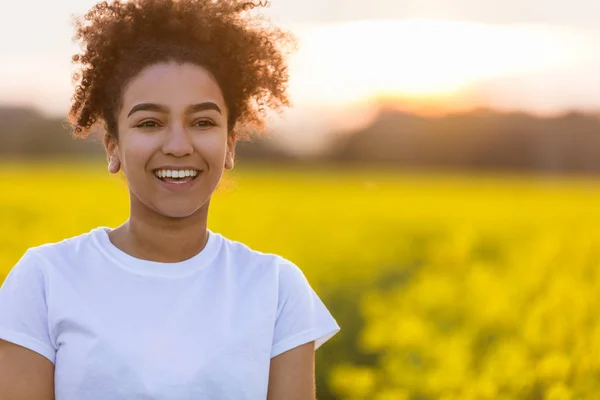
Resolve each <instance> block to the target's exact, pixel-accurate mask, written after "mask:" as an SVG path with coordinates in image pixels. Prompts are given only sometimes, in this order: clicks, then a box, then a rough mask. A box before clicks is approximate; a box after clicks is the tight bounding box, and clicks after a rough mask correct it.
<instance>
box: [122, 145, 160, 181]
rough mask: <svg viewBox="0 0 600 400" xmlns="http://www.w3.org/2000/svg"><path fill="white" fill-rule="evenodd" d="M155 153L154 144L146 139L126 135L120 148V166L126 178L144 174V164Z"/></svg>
mask: <svg viewBox="0 0 600 400" xmlns="http://www.w3.org/2000/svg"><path fill="white" fill-rule="evenodd" d="M155 151H156V143H153V140H151V138H148V137H141V136H140V135H127V138H126V139H125V140H124V141H123V143H122V145H121V148H120V155H121V165H122V166H123V171H124V172H125V175H126V176H135V175H138V174H141V173H144V172H145V168H146V164H147V163H148V160H150V157H152V154H153V153H154V152H155Z"/></svg>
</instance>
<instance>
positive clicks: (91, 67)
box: [68, 0, 295, 138]
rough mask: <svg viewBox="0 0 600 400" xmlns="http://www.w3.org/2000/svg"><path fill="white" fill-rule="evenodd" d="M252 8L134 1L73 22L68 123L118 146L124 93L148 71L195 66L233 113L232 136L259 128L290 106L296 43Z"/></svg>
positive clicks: (203, 0)
mask: <svg viewBox="0 0 600 400" xmlns="http://www.w3.org/2000/svg"><path fill="white" fill-rule="evenodd" d="M267 5H268V4H267V3H266V2H263V1H253V0H250V1H248V0H131V1H128V2H124V1H113V2H112V3H107V2H102V3H99V4H97V5H95V6H94V7H93V8H92V9H91V10H90V11H89V12H88V13H87V14H85V16H84V17H83V18H82V19H81V18H80V19H75V21H74V23H75V26H76V35H75V37H74V40H75V41H79V42H80V43H81V47H82V52H81V54H76V55H74V56H73V62H74V63H76V64H78V65H79V66H80V68H79V69H78V70H77V72H75V73H74V74H73V83H74V84H75V93H74V95H73V98H72V102H71V108H70V110H69V117H68V121H69V123H70V124H71V126H72V128H73V135H74V136H78V137H85V136H87V135H88V134H89V133H90V131H91V129H92V126H93V125H94V124H95V123H96V122H97V121H102V122H104V128H105V134H106V135H109V136H110V137H112V138H117V136H118V135H117V132H118V127H117V115H118V112H119V110H120V107H121V106H122V104H121V101H122V94H123V89H124V87H125V86H126V85H127V83H128V82H129V80H131V79H132V78H133V77H134V76H135V75H136V74H138V73H139V72H140V71H141V70H142V69H143V68H145V67H147V66H149V65H152V64H155V63H158V62H167V61H176V62H192V63H194V64H197V65H200V66H202V67H204V68H206V69H207V70H208V71H209V72H210V73H212V75H213V76H214V77H215V79H216V81H217V83H218V84H219V87H220V88H221V91H222V92H223V97H224V99H225V103H226V105H227V109H228V113H229V114H228V131H229V133H230V134H232V135H236V136H239V135H240V133H242V132H239V131H240V129H237V128H236V127H239V126H255V127H261V126H262V125H263V124H264V117H265V111H266V110H267V109H272V110H275V111H278V110H280V109H281V108H282V107H283V106H288V105H289V99H288V96H287V82H288V70H287V63H286V59H285V53H286V52H287V51H289V50H292V49H293V48H294V47H295V39H294V37H293V36H292V35H291V34H290V33H287V32H284V31H282V30H281V29H279V28H276V27H272V26H269V24H268V23H267V20H266V19H265V18H264V17H262V16H252V15H250V11H251V10H252V9H254V8H256V7H265V6H267Z"/></svg>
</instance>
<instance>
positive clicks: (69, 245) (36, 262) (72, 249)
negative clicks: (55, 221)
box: [15, 228, 103, 272]
mask: <svg viewBox="0 0 600 400" xmlns="http://www.w3.org/2000/svg"><path fill="white" fill-rule="evenodd" d="M100 229H103V228H95V229H93V230H91V231H89V232H87V233H83V234H81V235H77V236H73V237H70V238H65V239H63V240H61V241H57V242H51V243H44V244H42V245H38V246H34V247H30V248H29V249H27V251H26V252H25V254H24V255H23V257H22V258H21V259H20V260H19V262H18V263H17V265H15V268H17V267H18V268H39V269H42V271H43V272H47V271H46V270H47V269H48V268H50V267H52V266H53V265H56V264H62V263H65V262H69V261H76V259H78V258H81V257H82V256H85V254H87V253H88V251H89V249H90V247H92V246H94V244H95V241H96V236H97V235H98V234H99V231H100Z"/></svg>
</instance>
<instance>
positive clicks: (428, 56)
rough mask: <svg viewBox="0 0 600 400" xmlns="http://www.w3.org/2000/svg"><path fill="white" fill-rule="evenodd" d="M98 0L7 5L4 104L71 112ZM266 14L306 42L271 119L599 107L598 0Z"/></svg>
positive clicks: (322, 126)
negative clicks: (286, 106)
mask: <svg viewBox="0 0 600 400" xmlns="http://www.w3.org/2000/svg"><path fill="white" fill-rule="evenodd" d="M94 3H95V1H91V0H57V1H49V0H29V1H27V0H23V1H19V2H16V1H12V2H3V4H2V5H0V56H1V61H2V62H1V63H0V103H3V104H7V103H8V104H20V105H33V106H35V107H37V108H39V109H40V110H41V111H43V112H45V113H47V114H55V115H63V114H64V113H65V111H66V109H67V107H68V103H69V98H70V96H71V90H72V88H71V78H70V76H71V72H72V66H71V63H70V58H71V55H72V54H74V53H75V52H76V51H77V47H76V46H75V45H74V44H73V43H72V42H71V36H72V34H73V29H72V26H71V24H70V17H71V15H72V14H78V15H80V14H82V13H84V12H85V11H86V10H87V9H88V8H89V7H90V6H92V5H93V4H94ZM367 4H368V7H367V6H366V5H367ZM266 13H267V14H268V15H269V16H270V17H271V18H272V19H273V21H274V22H275V23H278V24H280V25H282V26H284V27H285V28H287V29H289V30H291V31H292V32H294V33H295V34H296V35H297V37H298V39H299V44H300V48H299V51H298V52H297V53H296V54H294V55H293V56H292V57H291V58H290V72H291V81H290V93H291V97H292V102H293V104H294V107H293V109H291V110H290V111H289V112H287V113H286V114H285V116H284V118H283V119H282V120H278V121H275V122H274V125H276V126H280V127H284V126H292V125H293V126H294V128H295V130H298V128H300V131H303V132H311V134H308V133H305V134H304V135H305V136H307V137H308V136H311V135H312V136H315V135H317V136H318V135H319V134H320V133H321V131H324V130H329V129H335V128H339V127H347V128H348V129H351V128H353V127H354V126H355V125H356V124H360V123H364V121H366V120H367V119H368V118H369V116H371V115H373V108H374V105H378V104H381V103H382V102H383V103H385V104H392V105H394V106H397V107H401V108H404V109H410V110H415V111H418V112H424V113H427V112H440V111H441V112H445V111H452V110H458V109H468V108H473V107H494V108H499V109H511V110H512V109H522V110H525V111H530V112H536V113H555V112H561V111H564V110H570V109H575V108H577V109H583V110H589V111H594V112H595V111H598V110H600V80H599V79H596V74H597V73H598V71H600V28H598V27H597V25H598V23H597V21H598V20H600V2H599V1H597V0H574V1H571V2H566V1H564V0H546V1H544V2H533V1H529V2H527V1H522V0H503V1H497V0H403V1H400V0H369V1H368V2H365V1H354V0H326V1H324V0H302V1H298V0H271V7H270V8H269V9H268V11H266ZM307 117H308V118H307Z"/></svg>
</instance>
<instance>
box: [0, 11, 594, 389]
mask: <svg viewBox="0 0 600 400" xmlns="http://www.w3.org/2000/svg"><path fill="white" fill-rule="evenodd" d="M94 3H95V2H94V1H91V0H76V1H75V0H61V1H58V2H50V1H45V0H27V1H22V2H11V3H10V5H8V4H3V5H2V7H3V8H8V7H9V8H10V9H6V10H4V12H2V13H0V20H1V23H0V37H1V39H0V55H1V60H2V61H1V63H0V143H1V146H0V162H1V163H2V169H1V170H0V183H1V189H0V213H1V215H0V221H1V222H0V224H1V226H2V229H1V230H0V237H1V241H0V243H1V244H0V282H1V281H2V280H3V279H4V277H5V276H6V274H7V273H8V271H9V270H10V269H11V268H12V266H13V265H14V264H15V263H16V261H17V260H18V259H19V258H20V257H21V255H22V254H23V253H24V251H25V250H26V249H27V248H28V247H31V246H36V245H40V244H42V243H46V242H52V241H58V240H62V239H63V238H66V237H69V236H73V235H77V234H81V233H84V232H87V231H89V230H90V229H92V228H94V227H96V226H110V227H115V226H117V225H119V224H121V223H122V222H123V221H124V220H125V219H126V218H127V214H128V198H127V196H128V194H127V188H126V184H125V182H124V180H123V179H122V178H119V177H112V176H109V174H108V172H107V171H106V164H105V161H104V155H103V150H102V146H101V144H100V143H99V142H98V141H97V140H93V139H87V140H73V139H71V138H70V136H69V132H68V129H67V128H66V127H65V123H64V119H65V115H66V111H67V107H68V104H69V100H70V96H71V72H72V66H71V63H70V59H71V55H72V54H74V53H75V52H76V51H77V48H76V47H75V45H74V44H72V42H71V36H72V34H73V30H72V28H71V25H70V16H71V14H77V15H79V14H82V13H84V12H85V11H86V10H87V9H88V8H89V7H90V6H92V5H93V4H94ZM266 13H267V14H268V15H269V16H271V17H272V19H273V20H274V21H275V22H276V23H278V24H281V25H282V26H284V27H286V28H288V29H290V30H292V31H293V32H294V33H295V34H296V35H297V36H298V38H299V46H300V47H299V51H298V52H297V53H295V54H294V55H293V56H292V57H291V58H290V65H291V68H290V72H291V77H292V79H291V82H290V93H291V95H292V101H293V105H294V106H293V108H291V109H289V110H288V111H286V112H285V113H284V114H283V115H281V116H273V117H272V118H271V120H270V122H269V125H268V127H269V132H268V134H267V135H265V136H264V138H263V139H261V140H255V141H253V142H249V143H243V144H242V145H241V146H240V147H239V149H238V153H239V159H238V164H237V167H236V170H235V171H234V172H233V173H232V174H230V175H229V176H227V177H226V179H225V181H224V184H223V185H222V187H221V188H220V190H219V192H218V193H217V194H216V199H215V201H213V204H212V205H211V207H212V208H211V215H210V220H209V226H210V227H211V229H213V230H215V231H218V232H221V233H223V234H224V235H226V236H228V237H230V238H232V239H236V240H241V241H244V242H246V243H247V244H249V245H250V246H252V247H255V248H257V249H259V250H262V251H265V252H275V253H279V254H282V255H283V256H285V257H287V258H289V259H291V260H292V261H294V262H295V263H296V264H298V265H299V266H300V267H301V268H302V269H303V270H304V272H305V274H306V275H307V277H308V278H309V280H310V282H311V284H312V285H313V287H314V288H315V290H316V291H317V292H318V293H319V295H320V296H321V297H322V299H323V300H324V302H325V303H326V304H327V306H328V307H329V308H330V310H331V312H332V313H333V315H334V316H335V317H336V318H337V320H338V322H339V324H340V325H341V327H342V331H341V332H340V333H339V334H338V335H337V336H335V337H334V339H332V340H331V341H330V342H328V343H327V344H326V345H324V346H323V347H322V348H321V349H320V350H319V351H318V352H317V354H318V356H317V357H318V366H317V375H318V394H319V399H320V400H328V399H351V400H352V399H376V400H388V399H394V400H396V399H398V400H409V399H410V400H427V399H445V400H450V399H552V400H560V399H591V398H597V397H598V393H600V379H599V378H600V319H599V317H598V312H597V310H598V307H599V306H600V298H599V293H600V275H599V272H598V269H599V267H600V229H599V228H598V227H599V226H600V209H599V207H598V206H597V205H598V204H600V157H599V155H600V79H597V71H600V51H598V49H600V28H598V24H597V21H598V17H599V16H600V8H599V7H598V4H597V1H596V0H576V1H572V2H565V1H559V0H548V1H545V2H543V3H541V2H523V1H520V0H504V1H502V2H498V1H492V0H453V1H445V0H419V1H399V0H372V1H370V2H369V3H368V4H365V3H364V2H359V1H356V0H327V1H320V0H303V1H292V0H273V1H272V6H271V8H270V9H269V10H268V11H266Z"/></svg>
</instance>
